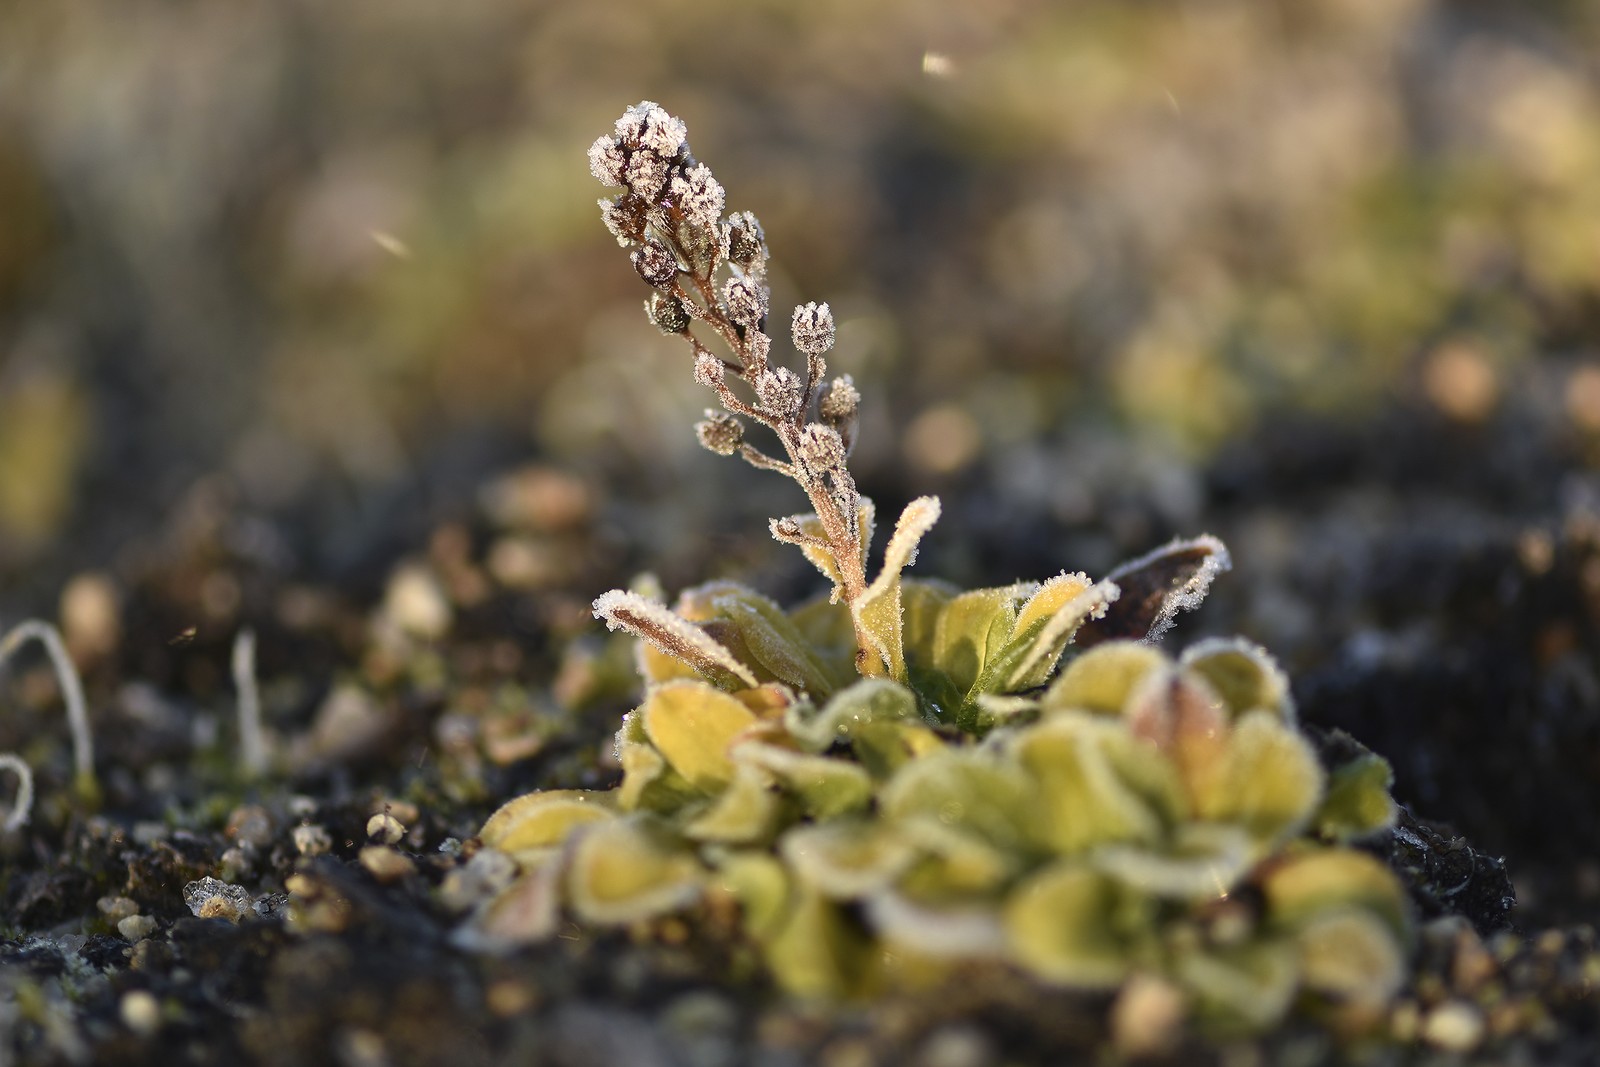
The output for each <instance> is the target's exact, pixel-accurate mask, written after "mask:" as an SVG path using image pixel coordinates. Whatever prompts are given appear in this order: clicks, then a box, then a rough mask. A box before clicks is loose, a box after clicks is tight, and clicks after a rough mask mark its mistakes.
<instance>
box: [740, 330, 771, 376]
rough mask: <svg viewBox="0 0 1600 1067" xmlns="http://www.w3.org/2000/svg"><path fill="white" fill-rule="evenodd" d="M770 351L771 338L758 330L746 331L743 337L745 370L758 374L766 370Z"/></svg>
mask: <svg viewBox="0 0 1600 1067" xmlns="http://www.w3.org/2000/svg"><path fill="white" fill-rule="evenodd" d="M771 351H772V338H770V337H768V336H767V335H766V334H764V333H762V332H761V331H760V330H746V331H745V335H744V362H745V367H746V369H747V370H750V371H753V372H754V373H756V374H760V373H761V372H762V371H764V370H766V369H767V354H768V353H769V352H771Z"/></svg>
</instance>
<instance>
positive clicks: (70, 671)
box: [0, 619, 94, 786]
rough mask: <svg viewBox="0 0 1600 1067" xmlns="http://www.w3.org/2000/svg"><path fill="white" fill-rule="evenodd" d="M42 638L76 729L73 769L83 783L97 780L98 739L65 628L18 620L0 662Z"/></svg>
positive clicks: (2, 644) (0, 643) (1, 643)
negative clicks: (91, 728) (93, 734)
mask: <svg viewBox="0 0 1600 1067" xmlns="http://www.w3.org/2000/svg"><path fill="white" fill-rule="evenodd" d="M30 639H31V640H35V641H38V642H39V643H40V644H41V645H43V646H44V650H45V652H47V653H48V654H49V656H50V665H51V666H52V667H54V668H55V672H56V682H57V684H58V685H59V686H60V687H61V700H62V702H63V703H64V704H66V706H67V725H68V727H69V728H70V729H71V732H72V760H73V768H74V770H75V771H76V772H77V778H78V781H79V782H82V783H86V784H89V785H91V786H92V785H93V783H94V739H93V738H92V737H91V736H90V734H89V710H88V704H87V703H86V702H85V701H84V699H83V682H82V680H81V679H79V677H78V668H77V667H76V666H75V665H74V664H73V662H72V657H71V656H69V655H68V654H67V646H66V645H65V644H64V643H63V642H62V640H61V631H59V630H57V629H56V628H55V627H54V626H51V625H50V624H49V623H47V622H45V621H43V620H42V619H28V620H26V621H24V622H20V623H18V624H17V625H16V626H15V627H13V628H12V630H11V632H10V633H8V634H6V636H5V638H4V639H3V640H0V663H4V662H5V661H6V660H7V659H9V658H10V657H11V655H12V653H14V652H16V650H17V649H19V648H21V647H22V645H23V644H25V643H26V642H27V641H29V640H30Z"/></svg>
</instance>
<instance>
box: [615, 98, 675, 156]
mask: <svg viewBox="0 0 1600 1067" xmlns="http://www.w3.org/2000/svg"><path fill="white" fill-rule="evenodd" d="M617 139H618V140H619V141H621V142H622V143H623V144H625V145H627V146H628V147H629V148H643V149H645V150H646V151H649V152H654V153H656V154H657V155H659V156H661V157H662V158H663V159H671V158H672V157H673V156H675V155H677V154H678V150H679V149H680V148H682V147H684V145H685V143H686V142H687V141H688V139H689V130H688V127H687V126H685V125H684V124H683V120H682V119H680V118H677V117H676V116H674V115H671V114H669V113H668V112H667V109H666V108H664V107H662V106H661V105H660V104H657V103H655V102H654V101H651V100H641V101H639V102H638V103H637V104H635V105H633V106H632V107H630V108H629V109H628V110H627V111H624V112H623V113H622V117H621V118H620V119H618V120H617Z"/></svg>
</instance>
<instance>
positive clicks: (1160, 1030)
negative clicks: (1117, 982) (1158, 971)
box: [1111, 974, 1188, 1059]
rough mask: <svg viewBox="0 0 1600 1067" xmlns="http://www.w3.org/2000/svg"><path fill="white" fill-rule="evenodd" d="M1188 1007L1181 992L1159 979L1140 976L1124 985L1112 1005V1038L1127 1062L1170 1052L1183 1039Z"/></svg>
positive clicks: (1169, 983)
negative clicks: (1184, 1021) (1130, 1059)
mask: <svg viewBox="0 0 1600 1067" xmlns="http://www.w3.org/2000/svg"><path fill="white" fill-rule="evenodd" d="M1187 1012H1188V1004H1187V1001H1186V999H1185V997H1184V995H1183V991H1182V990H1181V989H1179V988H1178V987H1177V986H1175V985H1173V984H1172V983H1171V982H1168V981H1166V980H1164V979H1161V978H1156V977H1154V976H1153V975H1147V974H1140V975H1135V976H1134V977H1132V978H1130V979H1129V980H1128V981H1127V982H1125V983H1123V986H1122V992H1121V993H1119V994H1118V995H1117V999H1116V1002H1115V1003H1114V1004H1112V1005H1111V1035H1112V1042H1113V1043H1114V1044H1115V1045H1116V1048H1117V1051H1118V1052H1120V1053H1121V1054H1122V1055H1124V1056H1127V1057H1129V1058H1135V1059H1136V1058H1138V1057H1141V1056H1158V1055H1163V1054H1165V1053H1168V1052H1170V1051H1171V1050H1172V1049H1173V1048H1175V1047H1176V1046H1177V1043H1178V1040H1179V1039H1180V1038H1181V1037H1182V1036H1183V1019H1184V1016H1185V1015H1186V1014H1187Z"/></svg>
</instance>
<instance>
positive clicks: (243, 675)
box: [233, 626, 267, 778]
mask: <svg viewBox="0 0 1600 1067" xmlns="http://www.w3.org/2000/svg"><path fill="white" fill-rule="evenodd" d="M233 688H234V691H235V692H236V693H237V694H238V698H239V762H240V764H241V765H242V766H243V767H244V772H245V774H246V775H247V776H248V777H251V778H259V777H261V775H263V774H265V773H266V770H267V740H266V736H265V734H263V733H262V730H261V688H260V686H259V685H258V684H257V683H256V632H255V631H254V630H252V629H250V628H249V627H248V626H247V627H245V628H244V629H242V630H240V631H239V635H238V636H237V637H235V638H234V639H233Z"/></svg>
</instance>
